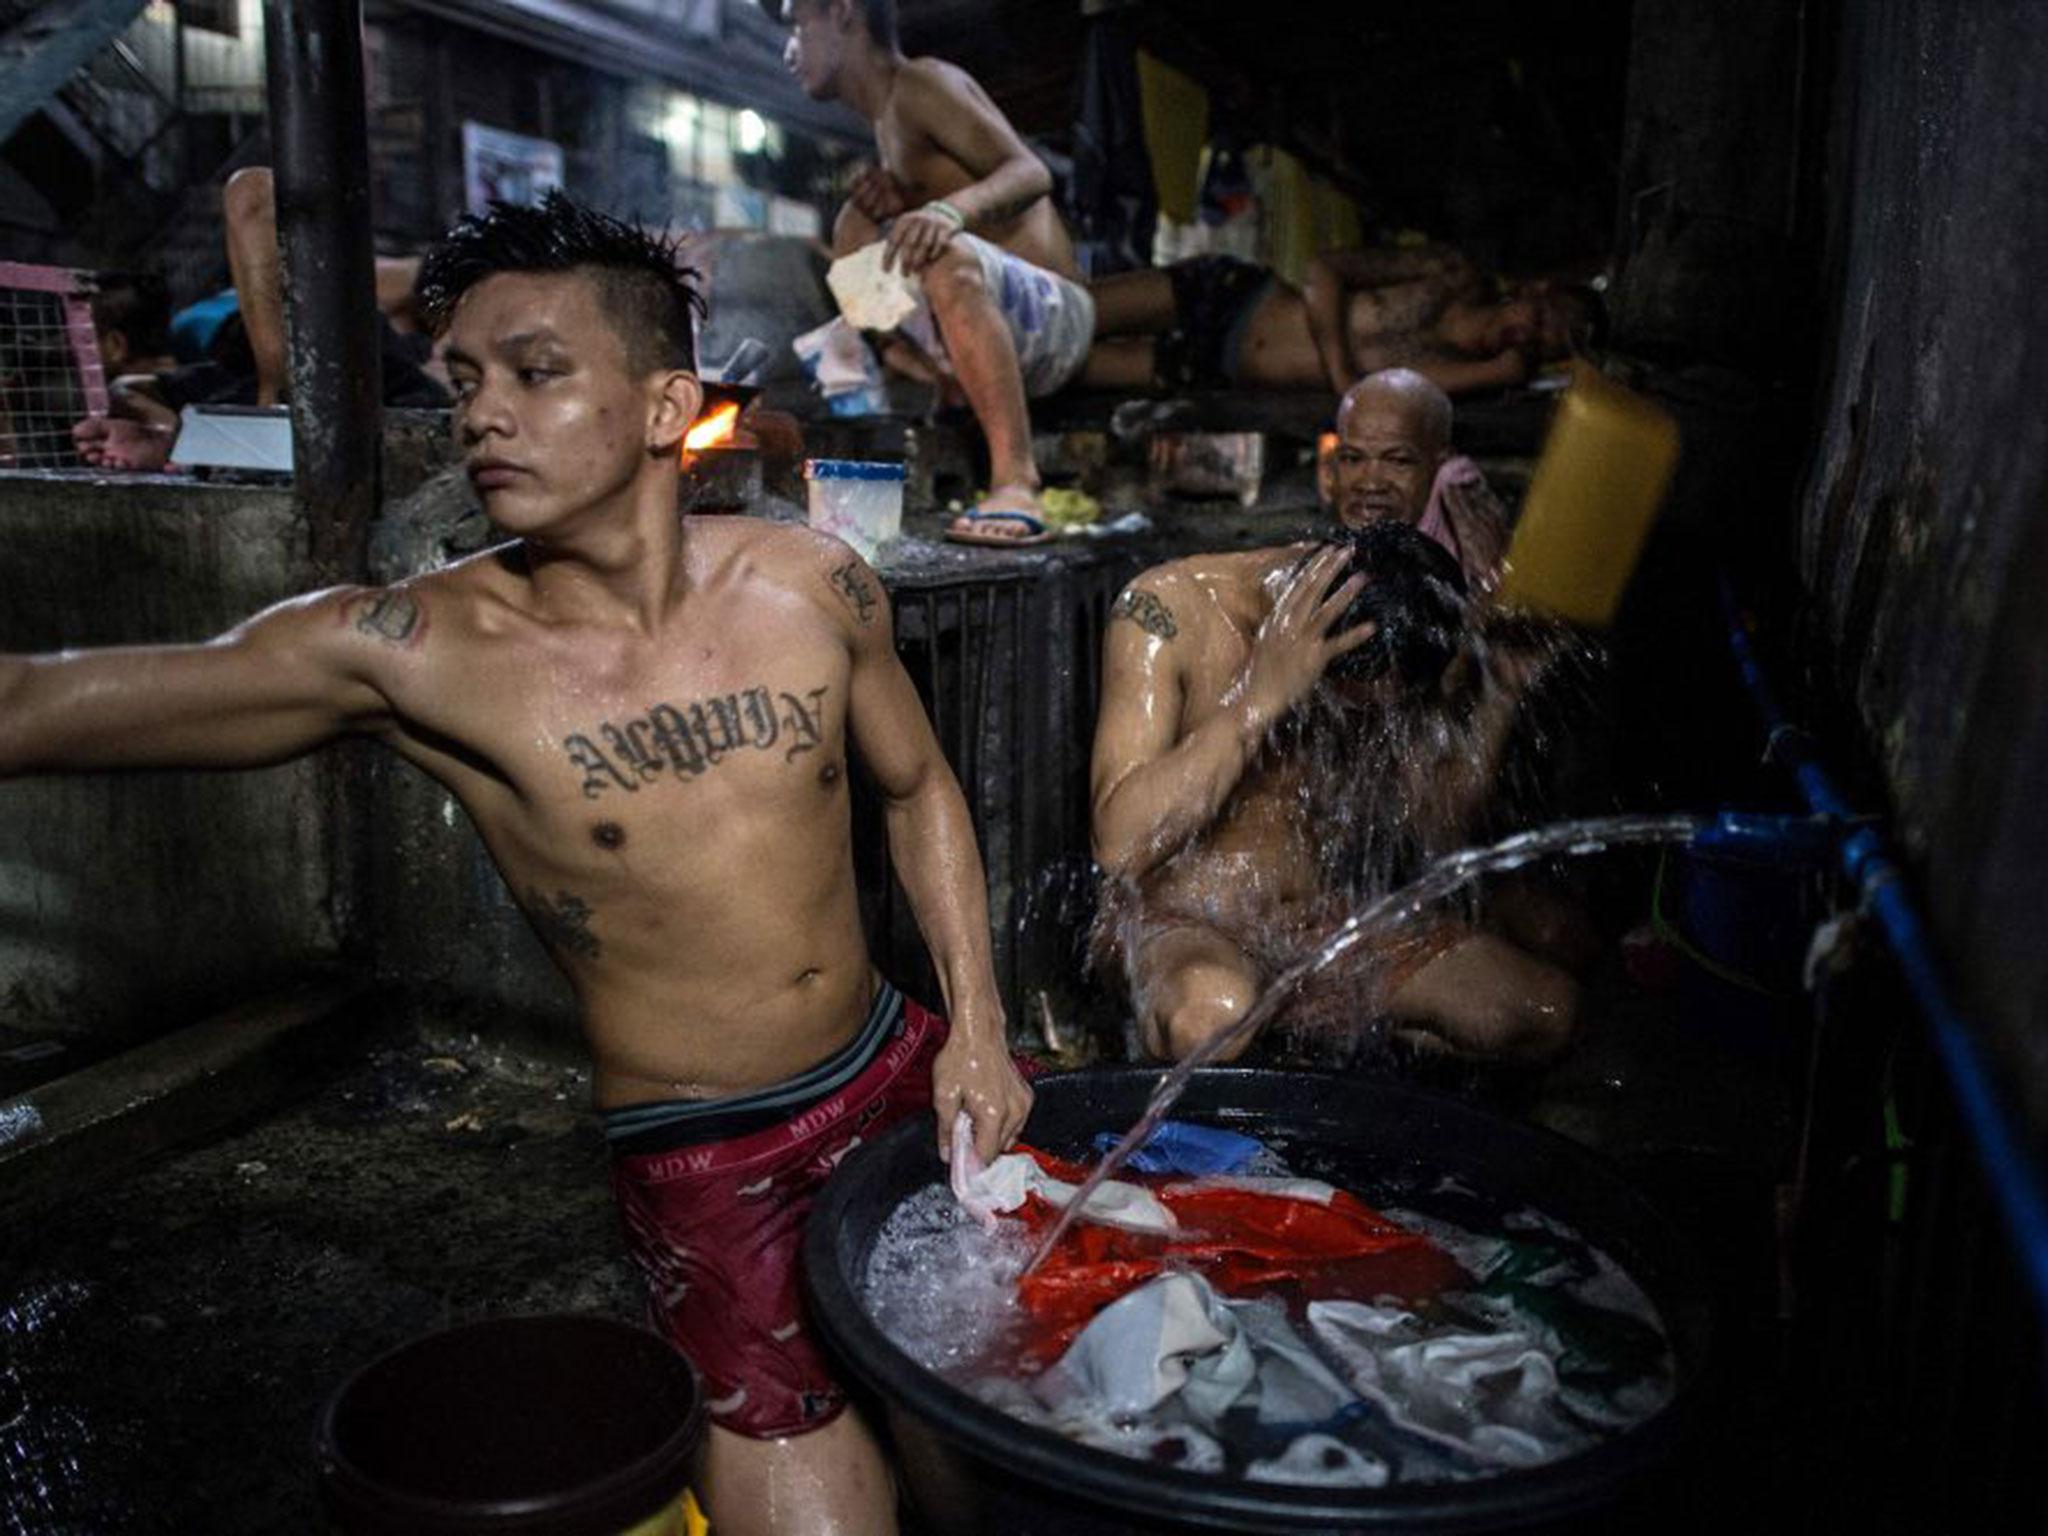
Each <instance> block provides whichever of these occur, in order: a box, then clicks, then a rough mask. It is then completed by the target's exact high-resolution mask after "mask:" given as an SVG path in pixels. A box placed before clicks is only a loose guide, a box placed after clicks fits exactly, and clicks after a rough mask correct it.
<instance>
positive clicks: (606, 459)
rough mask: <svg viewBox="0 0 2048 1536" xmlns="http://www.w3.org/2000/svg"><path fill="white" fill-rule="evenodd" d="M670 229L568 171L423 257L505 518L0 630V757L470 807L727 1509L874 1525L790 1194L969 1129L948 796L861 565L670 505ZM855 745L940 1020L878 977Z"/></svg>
mask: <svg viewBox="0 0 2048 1536" xmlns="http://www.w3.org/2000/svg"><path fill="white" fill-rule="evenodd" d="M674 257H675V253H674V251H673V250H672V249H671V248H670V247H669V246H668V245H666V244H665V243H662V242H658V241H654V240H650V239H648V238H647V237H646V236H645V235H643V234H642V233H641V232H640V231H638V230H637V229H634V228H631V227H630V226H626V225H622V224H619V223H616V222H614V221H612V220H610V219H606V218H602V217H600V216H598V215H596V214H594V213H591V212H589V211H588V210H585V209H582V208H579V207H577V206H576V205H575V204H573V203H571V202H569V201H568V200H567V199H566V198H563V197H561V196H560V195H559V194H556V195H553V196H551V197H550V199H549V200H548V202H547V203H546V204H545V205H544V206H543V207H541V208H538V209H527V208H510V207H505V206H503V205H499V206H497V207H496V208H495V209H494V211H493V212H492V213H491V214H490V215H489V216H488V217H485V218H482V219H470V220H465V221H464V222H463V223H462V224H460V225H458V226H457V228H456V229H455V231H454V232H452V233H451V234H450V235H449V236H448V238H447V239H446V240H445V241H444V242H443V243H442V244H441V245H440V246H438V247H437V248H436V249H435V250H434V251H433V252H432V253H431V254H430V255H429V256H428V258H427V260H426V263H425V266H424V268H423V270H422V273H421V278H420V290H421V296H422V301H423V303H422V309H423V312H424V313H425V314H426V316H427V317H428V319H429V321H430V323H431V325H432V327H433V329H434V330H435V331H436V332H437V333H440V334H442V335H443V336H444V337H445V341H446V356H447V359H448V366H449V370H450V373H451V375H452V377H453V379H454V382H455V396H456V404H455V422H454V426H455V434H456V439H457V442H458V443H459V445H460V446H461V448H462V450H463V452H464V454H465V456H466V458H467V461H468V468H469V474H470V479H471V480H472V482H473V483H474V484H475V486H476V489H477V492H478V494H479V496H480V497H481V499H482V501H483V505H484V510H485V511H486V512H487V513H488V514H489V515H490V517H491V520H492V521H493V522H494V523H495V524H497V526H498V527H499V528H501V529H502V530H504V531H505V532H506V533H507V534H508V535H510V536H511V538H510V541H509V542H507V543H505V544H503V545H501V546H499V547H497V548H495V549H490V550H486V551H484V552H483V553H481V554H478V555H474V556H472V557H470V558H468V559H465V560H461V561H457V562H456V563H454V564H452V565H448V566H445V567H443V568H441V569H439V570H435V571H430V572H428V573H426V574H424V575H420V576H415V577H411V578H409V579H407V580H404V581H399V582H394V583H393V584H391V585H390V586H387V587H338V588H335V589H333V590H331V591H327V592H319V593H314V594H311V595H309V596H305V597H301V598H296V599H293V600H291V601H288V602H284V603H280V604H278V605H277V606H276V607H274V608H271V609H270V610H268V611H267V612H265V613H262V614H259V615H257V616H256V617H255V618H253V619H251V620H249V621H248V622H247V623H245V624H243V625H241V626H240V627H238V628H236V629H234V630H231V631H230V632H229V633H227V634H225V635H223V636H221V637H220V638H218V639H216V640H214V641H212V642H210V643H207V644H201V645H171V646H158V647H144V648H138V649H126V650H116V651H63V652H57V653H53V654H49V655H41V656H8V657H0V778H4V777H7V776H10V775H15V774H23V773H34V772H54V771H64V770H98V769H110V768H199V767H209V768H229V767H242V766H250V767H254V766H259V765H263V764H268V763H276V762H281V761H283V760H285V759H287V758H290V757H295V756H297V755H299V754H300V753H303V752H308V751H311V750H312V749H313V748H315V747H317V746H319V745H321V744H322V743H324V742H328V741H333V740H335V739H337V738H340V737H342V736H349V735H357V736H367V737H371V738H373V739H375V740H378V741H382V742H383V743H385V744H386V745H387V746H389V747H390V748H391V749H392V750H393V751H395V752H396V753H398V755H399V756H400V757H402V758H404V759H405V760H406V761H408V762H410V763H412V764H414V765H415V766H417V767H418V768H420V769H421V770H422V771H424V772H426V773H429V774H431V775H433V777H434V778H436V779H438V780H439V781H440V782H441V783H442V784H444V785H446V786H447V788H448V789H449V791H450V792H451V793H452V794H454V796H455V797H456V798H457V799H459V800H460V801H461V802H462V804H463V806H464V807H465V808H466V809H467V810H468V812H469V814H470V816H471V818H472V819H473V820H474V821H475V823H476V826H477V830H478V831H479V832H480V833H481V834H482V836H483V840H484V843H485V845H486V846H487V847H488V848H489V849H490V852H491V855H492V857H493V859H494V860H495V861H496V863H497V866H498V869H499V871H500V872H501V873H502V874H503V875H504V877H505V882H506V884H507V885H508V886H509V887H510V888H511V890H512V893H513V895H514V897H515V899H516V900H517V901H518V902H519V904H520V906H521V907H522V908H523V909H524V910H525V912H526V915H527V917H528V919H529V920H530V921H531V923H532V924H533V927H534V929H535V931H536V932H537V933H538V934H539V936H540V938H541V941H542V942H543V943H544V944H545V945H546V946H547V947H548V950H549V952H550V953H551V954H552V955H553V957H554V959H555V960H556V962H557V963H558V964H559V965H560V966H561V968H562V970H563V971H564V972H565V973H566V974H567V976H568V978H569V980H570V982H571V983H572V984H573V985H574V987H575V990H576V995H577V999H578V1002H579V1005H580V1007H581V1011H582V1016H583V1027H584V1033H585V1035H586V1037H587V1039H588V1041H589V1045H590V1050H591V1054H592V1056H593V1058H594V1060H595V1065H596V1071H595V1074H594V1078H593V1084H594V1091H595V1095H596V1099H597V1106H598V1108H599V1109H600V1110H601V1111H602V1112H603V1114H604V1120H605V1134H606V1137H607V1140H608V1141H609V1143H610V1145H611V1150H612V1155H613V1163H612V1182H613V1187H614V1190H615V1192H616V1194H617V1197H618V1202H619V1206H620V1213H621V1216H622V1217H623V1220H624V1226H625V1233H626V1240H627V1245H628V1248H629V1250H630V1251H631V1253H632V1255H633V1258H634V1260H635V1262H636V1263H637V1264H638V1266H639V1267H640V1269H641V1270H642V1272H643V1274H644V1276H645V1279H646V1281H647V1287H648V1300H649V1309H650V1312H651V1314H652V1316H653V1319H654V1322H655V1324H656V1326H658V1327H659V1328H660V1329H661V1330H662V1331H663V1332H664V1333H666V1334H667V1335H668V1336H669V1337H671V1338H673V1339H674V1340H675V1341H676V1342H677V1343H678V1344H679V1345H680V1346H681V1347H682V1348H683V1350H684V1352H685V1353H686V1354H688V1355H689V1356H690V1358H691V1359H692V1360H693V1361H694V1362H695V1363H696V1365H697V1368H698V1369H699V1370H700V1371H701V1372H702V1373H703V1376H704V1380H705V1386H706V1394H705V1395H706V1399H707V1403H708V1407H709V1411H710V1417H711V1423H712V1428H711V1432H710V1435H709V1438H708V1442H707V1446H706V1450H705V1453H704V1461H703V1466H702V1469H701V1475H700V1479H699V1481H698V1484H697V1486H698V1488H699V1490H700V1491H701V1492H702V1493H703V1494H704V1495H705V1497H706V1501H707V1504H708V1507H709V1510H710V1514H711V1517H712V1519H713V1521H714V1522H715V1524H716V1526H717V1529H718V1530H719V1531H721V1532H731V1533H756V1532H759V1533H777V1536H784V1533H793V1532H801V1533H812V1532H815V1533H825V1532H841V1531H859V1532H863V1533H865V1532H876V1533H886V1532H889V1531H893V1530H894V1529H895V1528H896V1523H895V1497H894V1492H893V1489H892V1486H891V1482H890V1477H889V1473H888V1469H887V1467H886V1466H885V1465H884V1463H883V1461H882V1459H881V1456H880V1453H879V1452H878V1450H877V1448H876V1445H875V1442H874V1441H873V1439H872V1438H871V1437H870V1435H869V1433H868V1431H867V1430H866V1428H865V1427H864V1426H863V1425H862V1423H861V1421H860V1418H859V1415H858V1414H856V1413H851V1412H847V1411H845V1410H846V1409H847V1407H848V1404H847V1398H846V1394H845V1392H844V1390H843V1389H842V1387H841V1385H840V1383H839V1382H838V1381H837V1380H835V1378H834V1377H833V1375H832V1372H831V1369H830V1367H829V1366H828V1364H827V1362H826V1360H825V1358H824V1356H823V1353H822V1351H821V1349H820V1346H819V1344H818V1342H817V1341H816V1340H815V1339H814V1338H813V1337H812V1335H811V1333H810V1331H809V1327H808V1325H807V1322H806V1320H805V1317H804V1314H803V1302H802V1298H801V1295H800V1289H799V1284H798V1281H799V1276H798V1273H797V1265H798V1255H799V1251H800V1246H801V1237H802V1229H803V1221H804V1216H805V1214H806V1212H807V1211H808V1210H809V1208H810V1205H811V1202H812V1201H813V1199H814V1198H815V1196H816V1194H817V1191H818V1189H819V1188H820V1187H821V1186H822V1184H823V1183H824V1180H825V1178H826V1177H827V1176H828V1175H829V1174H830V1173H831V1171H832V1169H833V1168H834V1167H835V1166H836V1165H837V1163H838V1161H839V1159H840V1158H843V1157H844V1156H845V1155H846V1154H847V1153H848V1152H849V1151H851V1150H852V1148H853V1147H854V1145H856V1144H857V1143H858V1142H860V1141H862V1140H863V1139H866V1138H870V1137H873V1136H874V1135H876V1134H877V1133H878V1132H879V1131H881V1130H882V1129H883V1128H884V1127H886V1126H888V1125H890V1124H892V1123H894V1122H896V1121H898V1120H901V1119H903V1118H905V1117H906V1116H910V1115H913V1114H916V1113H918V1112H920V1111H921V1110H923V1109H924V1108H926V1107H927V1106H929V1107H932V1108H935V1109H936V1110H937V1112H938V1117H939V1146H940V1148H941V1155H942V1156H943V1155H945V1154H944V1149H945V1148H946V1146H947V1145H948V1144H949V1140H950V1138H949V1135H948V1133H949V1132H950V1131H951V1130H952V1128H953V1126H954V1124H955V1118H956V1115H957V1114H960V1113H965V1114H966V1115H967V1116H968V1117H969V1119H970V1121H971V1123H972V1125H973V1130H974V1138H975V1144H976V1148H977V1150H978V1151H979V1152H980V1153H981V1154H982V1155H983V1156H993V1155H994V1154H995V1153H997V1152H998V1151H1000V1150H1001V1148H1002V1147H1003V1145H1004V1144H1006V1143H1007V1142H1008V1141H1009V1140H1010V1138H1011V1137H1012V1136H1014V1135H1015V1133H1016V1131H1017V1128H1018V1127H1019V1126H1020V1125H1021V1124H1022V1123H1023V1119H1024V1116H1025V1113H1026V1111H1027V1110H1028V1108H1029V1105H1030V1097H1031V1096H1030V1091H1029V1090H1028V1089H1027V1088H1026V1087H1025V1086H1024V1084H1023V1083H1022V1082H1021V1081H1020V1080H1019V1078H1018V1076H1017V1074H1016V1071H1015V1069H1014V1068H1013V1066H1012V1064H1011V1061H1010V1058H1009V1055H1008V1051H1007V1047H1006V1045H1005V1033H1004V1021H1003V1009H1002V1003H1001V1001H1000V1000H999V999H998V997H997V994H996V985H995V977H994V974H993V972H992V970H991V968H990V959H989V953H990V951H989V930H988V916H987V890H986V887H985V885H984V883H983V874H982V865H981V859H980V856H979V855H978V853H977V852H976V849H975V846H974V832H973V827H972V824H971V822H970V821H969V819H968V814H967V804H966V800H965V799H964V797H963V796H962V795H961V793H960V786H959V784H958V782H957V781H956V780H955V779H954V777H953V774H952V772H951V770H950V769H948V768H947V766H946V760H945V758H944V756H943V755H942V754H941V753H940V751H939V746H938V741H937V739H936V738H935V737H934V736H933V734H932V728H931V723H930V721H929V720H928V719H927V718H926V716H925V713H924V709H923V706H922V705H921V704H920V703H919V702H918V697H917V692H916V690H915V689H914V688H913V687H912V686H911V682H910V679H909V677H908V676H906V675H905V673H904V671H903V666H902V663H901V662H900V661H899V660H898V659H897V656H896V649H895V644H894V640H893V628H892V625H891V622H890V613H889V599H888V595H887V593H886V592H885V591H884V590H883V588H882V585H881V583H880V582H879V581H878V580H877V579H876V578H875V575H874V573H873V572H872V571H870V570H869V569H868V567H867V566H866V564H865V563H863V562H862V561H861V559H860V558H859V557H858V556H856V555H854V554H852V553H851V552H850V551H849V550H848V549H847V548H846V546H845V545H843V544H841V543H839V542H838V541H837V540H835V539H831V538H827V537H825V536H823V535H820V534H816V533H813V532H812V531H811V530H809V529H808V528H802V527H788V526H782V525H778V524H774V523H768V522H762V521H760V520H758V519H754V518H744V517H703V518H698V517H683V518H679V517H677V515H676V481H677V476H678V474H679V473H680V464H679V455H678V449H679V447H680V445H681V443H682V439H683V434H684V433H685V431H687V430H688V428H689V426H690V424H691V422H692V420H693V419H694V418H695V417H696V415H697V412H698V407H699V405H700V403H701V401H702V398H703V392H702V389H701V388H700V386H699V383H698V379H697V374H696V360H695V343H694V339H693V336H692V320H691V309H692V306H693V304H694V303H695V295H694V294H693V293H692V291H691V290H690V288H689V285H688V282H687V279H686V276H685V275H684V274H682V273H680V272H678V270H677V268H676V264H675V259H674ZM855 753H857V754H858V755H859V760H860V762H861V763H862V764H864V765H865V767H866V769H867V771H868V773H869V774H870V775H871V777H872V778H873V780H874V782H875V784H876V785H877V787H878V788H879V790H880V793H881V795H882V797H883V800H884V802H885V805H886V815H887V820H888V828H889V846H890V849H891V850H892V854H893V859H894V863H895V869H896V873H897V875H898V876H899V877H900V878H901V880H902V883H903V887H904V890H905V891H906V892H907V893H908V894H909V898H910V902H911V906H912V908H913V909H914V910H915V912H916V915H917V919H918V923H919V926H920V927H921V928H922V929H923V932H924V935H925V938H926V940H927V942H928V943H929V945H930V947H931V951H932V956H933V960H934V962H935V965H936V969H937V973H938V977H939V982H940V986H941V988H942V990H943V992H944V994H945V1002H946V1006H947V1010H948V1012H949V1014H950V1015H951V1019H952V1023H951V1025H950V1028H949V1026H948V1025H947V1023H946V1022H945V1021H944V1020H942V1019H940V1018H938V1017H937V1016H935V1015H933V1014H931V1013H928V1012H926V1011H925V1010H924V1009H923V1008H920V1007H919V1006H917V1005H916V1004H915V1003H912V1002H908V1001H906V1000H905V999H904V997H903V996H902V994H901V993H899V992H898V991H897V990H896V989H895V988H894V987H892V986H891V985H889V983H888V982H887V981H886V980H885V979H883V978H882V977H880V976H878V975H877V974H876V972H875V970H874V968H873V966H872V965H871V964H870V962H869V959H868V949H867V943H866V941H865V939H864V938H863V936H862V933H861V923H860V907H859V902H858V899H857V892H856V890H855V884H854V871H853V864H852V860H851V858H850V856H849V846H850V845H849V838H850V832H849V810H848V798H847V797H848V792H849V778H850V774H851V772H852V764H853V758H852V754H855Z"/></svg>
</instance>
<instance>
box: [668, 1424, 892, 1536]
mask: <svg viewBox="0 0 2048 1536" xmlns="http://www.w3.org/2000/svg"><path fill="white" fill-rule="evenodd" d="M698 1484H699V1486H698V1489H697V1492H698V1495H699V1496H700V1497H701V1498H702V1499H703V1501H704V1513H705V1514H706V1516H707V1517H708V1518H709V1519H710V1522H711V1528H712V1529H713V1530H714V1531H717V1532H718V1533H719V1536H894V1533H895V1530H896V1486H895V1483H894V1481H893V1480H892V1479H891V1477H890V1475H889V1467H888V1464H887V1463H886V1462H884V1461H883V1459H882V1453H881V1450H880V1448H879V1447H878V1446H877V1445H876V1444H875V1439H874V1436H873V1435H872V1434H870V1433H869V1432H868V1427H867V1425H866V1424H865V1423H863V1422H862V1421H861V1418H860V1415H859V1414H858V1413H856V1412H855V1411H854V1410H853V1409H851V1408H849V1409H847V1410H846V1411H845V1412H844V1413H842V1414H840V1415H839V1417H838V1418H836V1419H834V1420H833V1421H832V1422H831V1423H829V1424H827V1425H826V1426H825V1427H824V1428H823V1429H814V1430H812V1431H811V1432H810V1433H809V1434H804V1435H791V1436H789V1437H787V1438H785V1439H781V1440H749V1439H747V1438H746V1437H745V1436H744V1435H736V1434H733V1433H732V1432H731V1431H730V1430H724V1429H720V1428H718V1427H717V1426H716V1425H713V1426H712V1428H711V1433H710V1434H709V1435H708V1436H707V1437H706V1440H705V1446H704V1455H703V1459H702V1461H701V1462H700V1464H699V1471H698Z"/></svg>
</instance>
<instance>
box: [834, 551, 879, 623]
mask: <svg viewBox="0 0 2048 1536" xmlns="http://www.w3.org/2000/svg"><path fill="white" fill-rule="evenodd" d="M832 586H833V589H834V590H835V591H836V592H838V594H839V595H840V596H841V597H843V598H844V599H846V606H847V607H849V608H851V609H852V610H853V616H854V618H855V619H857V620H859V621H860V622H861V623H862V624H870V623H873V622H874V617H875V610H876V609H877V608H879V607H880V606H881V603H882V600H881V599H880V598H879V597H877V596H876V595H875V581H874V577H872V576H871V575H869V574H868V573H867V572H866V571H864V570H862V569H861V563H860V562H859V561H858V560H849V561H847V562H846V564H844V565H842V566H838V567H836V568H835V569H834V570H833V572H832Z"/></svg>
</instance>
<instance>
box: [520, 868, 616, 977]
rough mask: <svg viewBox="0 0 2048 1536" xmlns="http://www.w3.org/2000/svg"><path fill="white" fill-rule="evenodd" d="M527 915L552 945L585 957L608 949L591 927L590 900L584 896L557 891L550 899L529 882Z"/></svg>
mask: <svg viewBox="0 0 2048 1536" xmlns="http://www.w3.org/2000/svg"><path fill="white" fill-rule="evenodd" d="M526 915H527V916H528V917H529V918H531V919H532V920H533V926H534V928H535V930H536V931H537V932H538V933H539V934H540V936H541V941H542V942H543V943H545V944H546V945H547V946H548V947H549V948H550V949H558V950H560V951H562V953H564V954H567V955H575V956H576V957H577V958H579V959H582V960H595V959H597V958H598V956H600V955H602V954H603V953H604V946H603V945H602V944H600V943H598V941H597V935H596V934H594V933H592V932H591V931H590V918H591V909H590V903H589V902H587V901H585V900H584V899H583V898H582V897H580V896H572V895H570V894H569V892H567V891H557V892H555V899H554V900H553V901H549V900H548V899H547V897H546V896H545V895H543V894H542V893H541V892H540V891H539V890H537V889H535V888H534V887H532V886H529V887H527V891H526Z"/></svg>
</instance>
